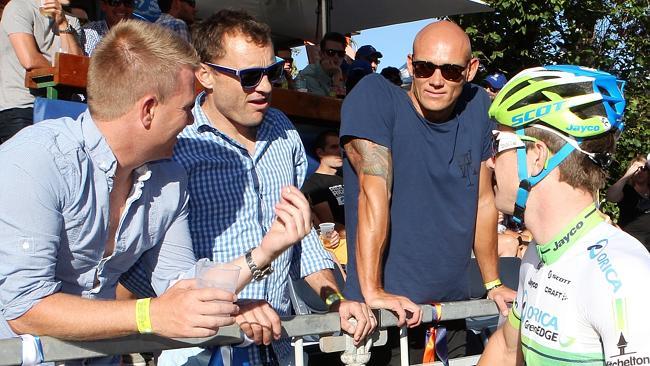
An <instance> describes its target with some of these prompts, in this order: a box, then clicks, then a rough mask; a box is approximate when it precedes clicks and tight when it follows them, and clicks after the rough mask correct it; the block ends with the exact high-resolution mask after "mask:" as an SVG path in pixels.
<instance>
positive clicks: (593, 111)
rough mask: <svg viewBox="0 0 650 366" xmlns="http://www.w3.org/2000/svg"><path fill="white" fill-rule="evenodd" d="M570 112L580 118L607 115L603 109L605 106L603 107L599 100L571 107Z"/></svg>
mask: <svg viewBox="0 0 650 366" xmlns="http://www.w3.org/2000/svg"><path fill="white" fill-rule="evenodd" d="M571 112H573V113H574V114H575V115H576V116H578V117H580V118H581V119H588V118H591V117H594V116H604V117H606V116H607V112H606V111H605V107H603V103H602V102H601V101H595V102H591V103H589V104H583V105H580V106H575V107H572V108H571Z"/></svg>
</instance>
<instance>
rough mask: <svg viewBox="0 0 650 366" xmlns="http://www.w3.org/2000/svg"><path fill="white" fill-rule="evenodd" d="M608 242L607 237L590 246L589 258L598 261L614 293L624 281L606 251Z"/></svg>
mask: <svg viewBox="0 0 650 366" xmlns="http://www.w3.org/2000/svg"><path fill="white" fill-rule="evenodd" d="M608 242H609V241H608V240H607V239H602V240H599V241H598V242H597V243H596V244H594V245H592V246H590V247H588V248H587V250H588V251H589V258H591V259H593V260H595V261H596V262H597V263H598V268H600V271H601V272H602V273H603V275H605V280H606V281H607V282H609V284H610V285H612V287H613V288H614V293H616V291H618V290H619V289H620V288H621V286H622V285H623V283H622V282H621V280H620V279H619V278H618V272H616V269H615V268H614V265H613V263H611V262H610V260H609V256H608V255H607V253H606V252H605V247H607V244H608Z"/></svg>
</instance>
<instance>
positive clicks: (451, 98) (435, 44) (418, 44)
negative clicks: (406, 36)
mask: <svg viewBox="0 0 650 366" xmlns="http://www.w3.org/2000/svg"><path fill="white" fill-rule="evenodd" d="M414 64H415V65H417V66H418V69H419V70H420V71H419V72H418V73H414V69H413V68H414V66H413V65H414ZM478 65H479V61H478V59H473V58H472V46H471V45H470V42H469V37H468V36H467V34H466V33H465V31H463V29H462V28H460V27H459V26H458V25H457V24H456V23H452V22H450V21H446V20H443V21H439V22H434V23H431V24H429V25H427V26H426V27H424V28H422V30H420V32H418V34H417V35H416V36H415V40H413V54H412V55H408V57H407V67H408V69H409V73H410V74H411V75H413V82H412V83H411V91H410V92H409V97H410V98H411V101H412V102H413V105H414V106H415V108H416V109H417V110H418V112H420V113H421V114H422V115H423V116H424V117H425V118H426V119H427V120H429V121H431V122H444V121H446V120H447V119H448V118H450V116H451V113H452V111H453V109H454V106H455V105H456V101H457V100H458V98H459V97H460V95H461V93H462V91H463V87H464V85H465V84H466V83H469V82H471V81H472V79H474V76H475V75H476V71H477V70H478ZM458 68H460V69H461V70H463V71H462V75H461V76H462V77H460V78H459V77H458V71H456V72H455V73H454V72H453V70H458ZM450 69H451V70H452V71H451V72H450ZM442 70H446V71H445V72H443V71H442ZM446 78H448V79H446Z"/></svg>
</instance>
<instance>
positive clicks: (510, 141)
mask: <svg viewBox="0 0 650 366" xmlns="http://www.w3.org/2000/svg"><path fill="white" fill-rule="evenodd" d="M536 141H539V140H537V139H536V138H534V137H530V136H522V135H517V134H515V133H512V132H504V131H498V130H492V156H496V155H497V154H498V153H501V152H504V151H506V150H510V149H519V148H524V147H526V144H525V142H536Z"/></svg>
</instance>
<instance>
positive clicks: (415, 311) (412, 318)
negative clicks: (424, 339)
mask: <svg viewBox="0 0 650 366" xmlns="http://www.w3.org/2000/svg"><path fill="white" fill-rule="evenodd" d="M364 299H365V300H366V304H368V306H370V307H372V308H378V309H388V310H391V311H392V312H394V313H395V315H397V326H398V327H402V326H404V324H406V325H407V326H408V327H409V328H413V327H417V326H418V325H420V322H422V309H420V307H419V306H418V305H417V304H415V303H413V302H412V301H411V300H409V299H407V298H406V297H404V296H399V295H393V294H389V293H386V292H384V291H383V290H381V291H376V292H374V293H372V294H369V295H368V296H366V295H365V294H364Z"/></svg>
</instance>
